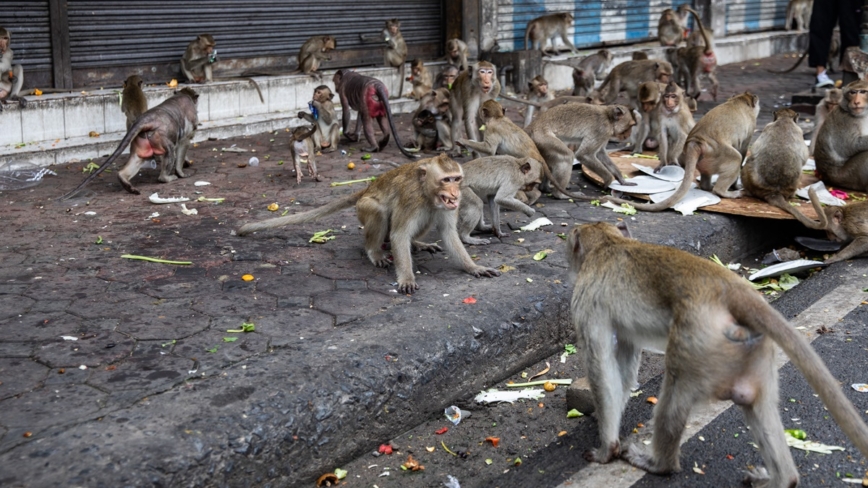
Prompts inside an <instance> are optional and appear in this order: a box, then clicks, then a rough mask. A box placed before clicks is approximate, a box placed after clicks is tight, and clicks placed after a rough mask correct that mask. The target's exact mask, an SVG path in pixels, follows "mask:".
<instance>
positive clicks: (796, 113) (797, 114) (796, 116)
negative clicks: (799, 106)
mask: <svg viewBox="0 0 868 488" xmlns="http://www.w3.org/2000/svg"><path fill="white" fill-rule="evenodd" d="M793 122H796V123H798V122H799V113H798V112H794V113H793Z"/></svg>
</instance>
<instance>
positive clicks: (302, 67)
mask: <svg viewBox="0 0 868 488" xmlns="http://www.w3.org/2000/svg"><path fill="white" fill-rule="evenodd" d="M335 48H337V41H336V40H335V38H334V36H313V37H311V38H310V39H308V40H306V41H304V44H302V45H301V48H300V49H299V50H298V57H297V58H296V59H297V61H298V70H299V71H300V72H302V73H304V74H306V75H311V76H313V77H314V78H317V79H319V78H320V74H319V73H318V72H317V70H318V69H319V65H320V63H321V62H323V61H330V60H331V59H332V58H331V57H329V52H330V51H332V50H334V49H335Z"/></svg>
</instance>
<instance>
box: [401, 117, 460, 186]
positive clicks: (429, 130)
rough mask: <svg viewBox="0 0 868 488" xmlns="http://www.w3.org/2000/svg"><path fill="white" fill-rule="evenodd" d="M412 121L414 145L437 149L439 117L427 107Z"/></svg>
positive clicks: (426, 148) (418, 147)
mask: <svg viewBox="0 0 868 488" xmlns="http://www.w3.org/2000/svg"><path fill="white" fill-rule="evenodd" d="M412 122H413V131H414V132H415V133H416V139H415V141H414V146H413V147H415V148H416V149H418V150H420V151H424V152H429V151H433V150H435V149H437V118H436V117H435V116H434V114H432V113H431V111H430V110H426V109H421V110H417V111H416V113H414V114H413V121H412ZM465 201H466V200H465Z"/></svg>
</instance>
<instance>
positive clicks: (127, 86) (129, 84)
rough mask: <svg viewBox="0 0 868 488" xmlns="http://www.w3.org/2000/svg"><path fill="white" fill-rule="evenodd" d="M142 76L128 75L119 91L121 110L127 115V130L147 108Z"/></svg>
mask: <svg viewBox="0 0 868 488" xmlns="http://www.w3.org/2000/svg"><path fill="white" fill-rule="evenodd" d="M143 83H144V82H143V81H142V77H141V76H139V75H130V76H128V77H127V79H126V80H124V90H123V91H122V92H121V112H123V113H124V115H126V116H127V130H130V127H132V126H133V122H135V121H136V119H137V118H138V117H139V115H142V114H143V113H145V112H146V111H147V110H148V99H147V97H145V92H143V91H142V84H143Z"/></svg>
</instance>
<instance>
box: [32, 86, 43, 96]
mask: <svg viewBox="0 0 868 488" xmlns="http://www.w3.org/2000/svg"><path fill="white" fill-rule="evenodd" d="M33 94H34V95H36V96H37V97H41V96H42V90H40V89H39V88H34V89H33Z"/></svg>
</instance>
